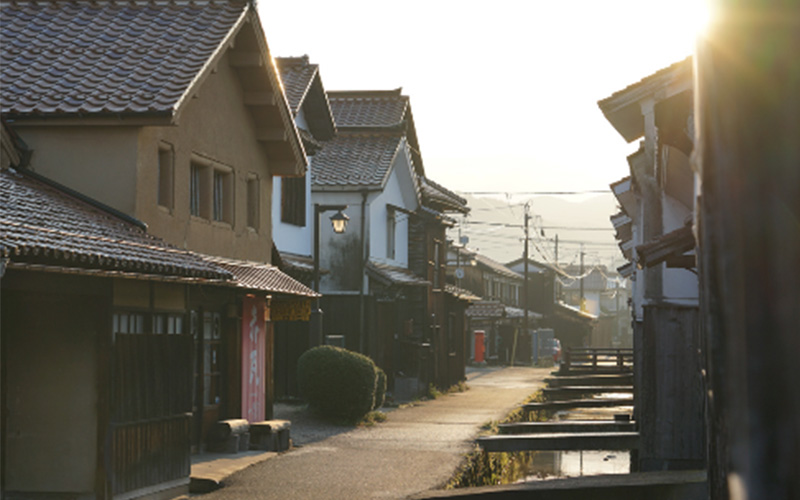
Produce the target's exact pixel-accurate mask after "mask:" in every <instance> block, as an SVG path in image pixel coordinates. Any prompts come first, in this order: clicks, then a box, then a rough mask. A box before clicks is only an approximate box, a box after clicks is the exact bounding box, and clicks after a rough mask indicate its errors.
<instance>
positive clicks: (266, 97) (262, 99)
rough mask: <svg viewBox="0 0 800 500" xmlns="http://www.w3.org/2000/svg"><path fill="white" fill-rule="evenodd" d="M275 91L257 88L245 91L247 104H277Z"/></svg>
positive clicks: (245, 102) (245, 103)
mask: <svg viewBox="0 0 800 500" xmlns="http://www.w3.org/2000/svg"><path fill="white" fill-rule="evenodd" d="M276 102H277V101H276V100H275V93H274V92H270V91H268V90H257V91H251V92H245V93H244V105H245V106H275V103H276Z"/></svg>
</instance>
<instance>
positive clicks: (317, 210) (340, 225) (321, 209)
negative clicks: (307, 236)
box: [309, 203, 350, 347]
mask: <svg viewBox="0 0 800 500" xmlns="http://www.w3.org/2000/svg"><path fill="white" fill-rule="evenodd" d="M346 208H347V205H320V204H319V203H315V204H314V291H315V292H317V294H319V216H320V215H322V214H323V213H325V212H330V211H333V210H336V213H335V214H333V215H332V216H331V217H330V219H331V224H332V225H333V232H334V233H337V234H341V233H343V232H344V231H345V229H347V221H349V220H350V217H348V216H347V215H346V214H345V213H344V212H343V211H342V210H344V209H346ZM318 345H322V309H321V308H320V303H319V296H317V297H315V298H314V308H313V309H312V310H311V318H310V322H309V347H315V346H318Z"/></svg>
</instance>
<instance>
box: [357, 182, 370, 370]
mask: <svg viewBox="0 0 800 500" xmlns="http://www.w3.org/2000/svg"><path fill="white" fill-rule="evenodd" d="M368 194H369V192H368V191H366V190H364V191H361V254H360V255H359V256H358V261H359V263H360V264H359V267H360V269H359V273H358V275H359V285H358V351H359V352H360V353H362V354H366V352H365V349H366V338H365V337H366V332H365V330H366V325H365V323H366V322H365V321H364V313H365V310H366V305H365V303H364V301H365V299H366V297H365V296H364V293H365V290H364V273H365V270H366V266H367V250H366V248H365V246H366V223H367V221H366V219H367V195H368Z"/></svg>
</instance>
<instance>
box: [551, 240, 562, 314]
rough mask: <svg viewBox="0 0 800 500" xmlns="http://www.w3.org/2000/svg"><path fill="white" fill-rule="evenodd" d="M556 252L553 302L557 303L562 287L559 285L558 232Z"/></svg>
mask: <svg viewBox="0 0 800 500" xmlns="http://www.w3.org/2000/svg"><path fill="white" fill-rule="evenodd" d="M555 254H556V255H555V257H556V269H555V271H554V272H553V303H554V304H557V303H558V297H559V293H558V292H559V288H561V287H560V286H559V282H558V235H557V234H556V251H555Z"/></svg>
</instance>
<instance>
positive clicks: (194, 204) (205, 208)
mask: <svg viewBox="0 0 800 500" xmlns="http://www.w3.org/2000/svg"><path fill="white" fill-rule="evenodd" d="M233 181H234V175H233V170H232V169H231V168H230V167H226V166H224V165H219V164H217V163H214V162H212V161H209V160H206V159H204V158H194V159H192V162H191V164H190V173H189V213H191V214H192V215H193V216H195V217H202V218H203V219H210V220H214V221H218V222H226V223H228V224H233V210H234V204H233Z"/></svg>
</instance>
